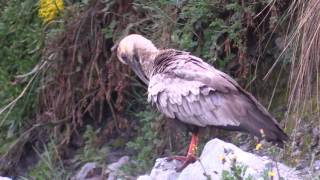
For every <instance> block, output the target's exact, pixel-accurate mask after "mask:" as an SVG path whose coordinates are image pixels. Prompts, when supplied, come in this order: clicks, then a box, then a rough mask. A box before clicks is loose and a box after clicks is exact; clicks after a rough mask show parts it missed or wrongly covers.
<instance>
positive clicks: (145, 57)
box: [139, 50, 159, 79]
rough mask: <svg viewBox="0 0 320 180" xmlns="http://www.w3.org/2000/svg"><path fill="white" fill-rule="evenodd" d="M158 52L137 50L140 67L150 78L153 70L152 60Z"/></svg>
mask: <svg viewBox="0 0 320 180" xmlns="http://www.w3.org/2000/svg"><path fill="white" fill-rule="evenodd" d="M158 52H159V51H158V50H152V51H140V52H139V55H140V63H141V68H142V70H143V72H144V73H145V75H146V77H147V78H148V79H150V76H151V73H152V70H153V65H154V60H155V58H156V56H157V54H158Z"/></svg>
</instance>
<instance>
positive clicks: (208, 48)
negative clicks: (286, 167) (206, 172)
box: [0, 0, 320, 179]
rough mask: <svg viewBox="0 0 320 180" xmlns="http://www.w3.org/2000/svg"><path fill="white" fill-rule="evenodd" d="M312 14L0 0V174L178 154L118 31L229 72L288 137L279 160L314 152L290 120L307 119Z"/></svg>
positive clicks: (276, 8) (313, 99) (312, 71)
mask: <svg viewBox="0 0 320 180" xmlns="http://www.w3.org/2000/svg"><path fill="white" fill-rule="evenodd" d="M319 10H320V3H318V1H317V0H309V1H303V2H302V1H298V2H297V1H289V0H288V1H276V0H271V1H266V0H258V1H257V0H249V1H239V0H229V1H220V0H202V1H197V0H188V1H173V0H159V1H152V0H135V1H133V0H129V1H100V0H92V1H87V0H77V1H76V0H73V1H62V0H56V1H51V0H39V1H38V0H25V1H23V2H21V1H17V0H11V1H3V2H0V43H1V45H2V46H1V48H0V56H1V57H2V58H1V60H0V84H1V87H0V99H1V101H0V158H1V159H0V175H13V176H15V175H22V176H24V177H28V178H35V179H48V178H56V179H65V178H68V177H70V176H71V173H70V172H67V171H68V169H76V168H77V167H78V166H79V165H81V164H84V163H86V162H89V161H98V162H100V163H106V162H107V161H108V157H109V154H112V153H110V152H114V151H116V152H122V154H130V155H132V161H131V162H132V163H131V164H129V165H127V166H126V167H125V168H126V169H127V170H128V171H129V170H130V172H131V173H132V174H137V173H142V172H145V171H147V170H149V169H150V165H152V164H153V160H154V159H155V158H156V157H159V156H164V155H170V154H172V153H178V154H180V153H184V152H185V151H186V148H185V145H186V144H187V140H188V135H186V134H185V133H184V130H183V129H182V130H179V129H178V130H177V129H176V128H174V130H175V131H174V132H175V133H176V134H174V135H172V133H170V130H172V129H173V124H172V122H171V121H170V120H167V119H165V118H164V117H162V116H161V115H159V114H157V113H156V112H155V111H154V110H152V109H153V108H151V107H150V106H149V105H147V104H146V102H145V101H146V97H145V87H143V85H142V84H141V83H140V82H139V80H137V78H136V77H135V76H134V75H133V73H132V72H131V71H130V70H129V69H127V67H124V66H121V65H120V64H119V62H118V61H117V60H116V56H115V54H114V52H113V51H112V50H111V49H112V47H113V46H114V45H115V44H116V43H117V42H118V40H119V39H120V38H121V37H123V36H125V35H127V34H130V33H139V34H143V35H145V36H147V37H149V38H150V39H152V40H153V41H154V42H155V44H157V46H159V47H161V48H167V47H170V48H177V49H181V50H185V51H190V52H192V53H193V54H195V55H197V56H199V57H201V58H203V59H205V60H206V61H208V62H209V63H211V64H213V65H214V66H215V67H217V68H219V69H221V70H223V71H225V72H227V73H229V74H231V75H232V76H233V77H234V78H235V79H236V80H237V81H238V82H239V83H240V84H241V85H242V86H243V87H245V88H246V89H249V91H251V92H253V93H254V94H255V96H257V97H258V99H259V100H261V101H262V102H263V104H265V105H266V106H267V107H268V108H269V109H270V110H271V111H272V112H273V113H274V114H276V116H277V118H278V119H279V120H282V121H281V124H283V125H284V126H285V129H286V131H287V132H288V133H289V134H291V137H292V143H290V144H288V146H287V147H286V148H287V151H286V153H283V152H281V153H279V156H281V157H283V158H284V159H285V160H286V161H287V162H290V163H292V165H296V164H297V163H298V162H296V160H297V159H305V158H306V157H307V158H310V157H309V156H312V157H313V159H314V158H319V154H317V151H318V150H317V148H316V147H317V146H318V145H317V144H316V143H317V142H314V141H316V140H315V138H313V136H314V135H313V134H314V133H312V132H311V133H310V132H309V131H308V132H306V130H304V129H303V128H301V127H304V126H308V127H315V126H319V122H318V120H317V117H319V111H320V108H319V107H320V105H319V104H320V103H319V93H318V92H319V82H318V79H319V78H318V77H319V59H320V58H319V53H318V49H319V44H317V43H318V42H320V40H319V38H320V35H319V23H314V22H319V21H320V17H319V13H316V12H319ZM279 109H280V110H279ZM283 109H287V110H283ZM311 131H312V129H311ZM299 133H300V134H301V133H302V134H305V133H308V134H307V135H305V136H303V137H301V135H299ZM206 136H207V137H210V134H207V135H206ZM222 138H228V137H227V135H226V136H225V137H222ZM304 140H305V141H304ZM233 141H234V143H236V142H238V139H235V138H233ZM177 142H179V143H177ZM314 144H315V145H314ZM297 150H299V153H296V152H297ZM271 151H272V150H270V153H269V154H272V152H271ZM309 154H310V155H309ZM30 155H33V156H34V160H33V161H35V162H33V163H29V164H28V165H27V167H29V168H27V169H25V168H21V167H20V166H22V165H23V164H24V163H26V162H27V157H28V156H30ZM110 156H111V155H110ZM106 157H107V158H106ZM106 159H107V160H106ZM66 160H72V162H74V163H72V164H71V165H70V164H68V165H67V163H65V162H66ZM21 169H22V170H21ZM243 170H244V171H245V167H242V166H235V168H234V171H233V172H224V177H225V179H233V178H235V177H237V176H239V175H242V174H243ZM56 172H60V173H56Z"/></svg>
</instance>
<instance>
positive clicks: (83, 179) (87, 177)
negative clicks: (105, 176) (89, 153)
mask: <svg viewBox="0 0 320 180" xmlns="http://www.w3.org/2000/svg"><path fill="white" fill-rule="evenodd" d="M96 171H100V173H97V172H96ZM99 174H100V175H99ZM71 180H102V176H101V168H99V167H98V165H97V163H96V162H89V163H86V164H85V165H84V166H82V168H81V169H80V171H79V172H78V173H77V174H76V175H75V176H74V177H72V178H71Z"/></svg>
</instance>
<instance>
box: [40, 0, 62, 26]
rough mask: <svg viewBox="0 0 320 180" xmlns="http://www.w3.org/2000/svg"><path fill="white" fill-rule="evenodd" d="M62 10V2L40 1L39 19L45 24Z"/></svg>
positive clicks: (59, 0)
mask: <svg viewBox="0 0 320 180" xmlns="http://www.w3.org/2000/svg"><path fill="white" fill-rule="evenodd" d="M63 8H64V3H63V0H40V8H39V17H41V18H42V19H43V21H44V22H45V23H47V22H49V21H51V20H53V19H54V18H56V17H57V15H58V14H59V12H60V11H62V10H63Z"/></svg>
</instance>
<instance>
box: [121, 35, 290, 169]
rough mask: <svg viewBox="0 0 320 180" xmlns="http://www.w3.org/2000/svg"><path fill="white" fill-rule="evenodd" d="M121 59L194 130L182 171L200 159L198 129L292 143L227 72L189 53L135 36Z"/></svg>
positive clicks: (156, 99) (152, 98) (155, 99)
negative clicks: (236, 133)
mask: <svg viewBox="0 0 320 180" xmlns="http://www.w3.org/2000/svg"><path fill="white" fill-rule="evenodd" d="M117 56H118V59H119V60H120V61H121V62H122V63H124V64H127V65H129V66H130V67H131V68H132V70H133V71H134V72H135V73H136V75H137V76H139V78H140V79H141V80H142V81H143V82H144V83H145V84H146V85H148V101H149V102H151V103H152V104H153V105H155V106H156V107H157V109H158V110H159V111H160V112H161V113H163V114H164V115H166V116H167V117H169V118H173V119H176V120H179V121H181V122H183V123H184V124H186V125H187V127H189V128H188V129H189V130H190V131H191V132H192V139H191V143H190V145H189V150H188V153H187V156H186V157H184V156H175V157H174V159H178V160H180V161H183V164H182V167H180V168H178V169H177V170H182V169H183V168H184V167H186V166H187V165H188V164H189V163H192V162H194V161H195V160H196V156H195V153H196V149H197V144H198V130H199V128H201V127H207V126H214V127H217V128H221V129H226V130H232V131H234V130H236V131H244V132H248V133H251V134H253V135H255V136H257V137H259V138H262V137H263V138H264V139H266V140H267V141H272V142H274V143H276V144H278V145H279V146H283V143H284V142H285V141H287V140H288V136H287V135H286V134H285V133H284V132H283V130H282V129H281V128H280V126H279V124H278V122H277V121H276V120H275V119H274V118H273V117H272V116H271V114H270V113H269V112H268V111H267V110H266V109H265V108H264V107H263V106H262V105H261V104H260V103H259V102H258V101H257V100H256V99H255V98H254V97H253V96H252V95H251V94H250V93H248V92H247V91H245V90H244V89H242V88H241V87H240V86H239V84H238V83H237V82H236V81H235V80H233V79H232V78H231V77H230V76H228V75H227V74H225V73H223V72H221V71H219V70H217V69H215V68H214V67H213V66H211V65H209V64H207V63H206V62H204V61H203V60H202V59H200V58H198V57H196V56H193V55H191V54H190V53H188V52H184V51H178V50H175V49H164V50H159V49H157V48H156V47H155V45H154V44H153V43H152V42H151V41H150V40H148V39H146V38H144V37H143V36H141V35H137V34H132V35H128V36H126V37H125V38H123V39H122V40H121V41H120V43H119V45H118V47H117Z"/></svg>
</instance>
